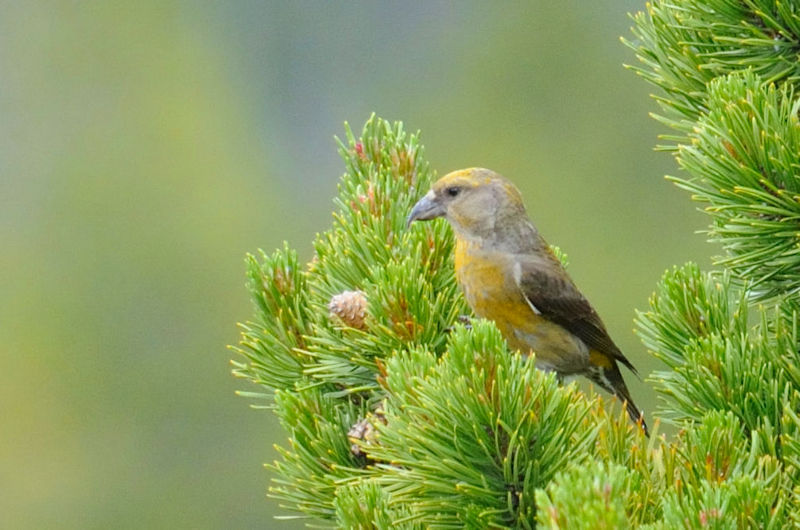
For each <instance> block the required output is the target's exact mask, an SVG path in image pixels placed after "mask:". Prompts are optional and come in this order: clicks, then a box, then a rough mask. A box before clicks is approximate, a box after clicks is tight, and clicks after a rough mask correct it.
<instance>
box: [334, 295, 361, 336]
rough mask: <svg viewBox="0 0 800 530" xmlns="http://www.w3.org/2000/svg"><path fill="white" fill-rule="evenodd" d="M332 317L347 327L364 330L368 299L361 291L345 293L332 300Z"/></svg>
mask: <svg viewBox="0 0 800 530" xmlns="http://www.w3.org/2000/svg"><path fill="white" fill-rule="evenodd" d="M328 310H329V311H330V312H331V316H336V317H338V318H339V320H341V321H342V323H344V324H345V325H347V326H350V327H351V328H356V329H364V319H365V317H366V316H367V297H366V296H364V293H362V292H361V291H344V292H342V293H339V294H337V295H334V296H333V297H332V298H331V301H330V303H329V304H328Z"/></svg>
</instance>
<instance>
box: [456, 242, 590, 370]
mask: <svg viewBox="0 0 800 530" xmlns="http://www.w3.org/2000/svg"><path fill="white" fill-rule="evenodd" d="M454 257H455V272H456V279H457V281H458V283H459V285H460V286H461V289H462V291H463V293H464V298H465V299H466V301H467V303H468V304H469V306H470V307H471V308H472V310H473V311H474V312H475V315H476V316H478V317H481V318H486V319H489V320H492V321H494V323H495V325H496V326H497V328H498V329H499V330H500V333H502V334H503V336H504V337H505V339H506V341H507V342H508V345H509V346H510V347H511V348H512V349H516V350H520V351H522V352H523V353H528V352H530V351H534V352H535V353H536V364H537V366H540V367H541V368H545V369H553V370H556V371H559V372H564V373H570V372H573V371H577V370H578V369H579V368H582V367H583V366H584V365H585V364H586V362H587V361H588V350H587V348H586V346H585V345H584V344H583V343H582V342H581V341H580V339H578V338H577V337H575V336H574V335H572V334H571V333H569V332H568V331H567V330H566V329H564V328H563V327H561V326H559V325H558V324H555V323H553V322H551V321H549V320H547V319H546V318H544V317H543V316H542V315H540V314H539V313H537V312H536V311H534V310H533V308H532V307H531V306H530V304H529V303H528V301H527V300H526V298H525V296H524V294H523V293H522V290H521V289H520V286H519V285H518V283H517V282H516V280H515V278H514V263H513V261H512V260H513V257H511V256H510V255H509V254H507V253H502V252H494V251H490V250H486V249H483V248H481V247H480V246H479V245H478V244H476V243H472V242H469V241H464V240H461V239H458V240H457V241H456V249H455V256H454Z"/></svg>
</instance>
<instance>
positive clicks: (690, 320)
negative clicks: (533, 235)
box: [234, 0, 800, 529]
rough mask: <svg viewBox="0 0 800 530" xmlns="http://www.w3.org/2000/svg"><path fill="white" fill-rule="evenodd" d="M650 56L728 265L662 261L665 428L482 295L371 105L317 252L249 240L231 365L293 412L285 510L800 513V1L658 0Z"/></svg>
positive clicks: (700, 521)
mask: <svg viewBox="0 0 800 530" xmlns="http://www.w3.org/2000/svg"><path fill="white" fill-rule="evenodd" d="M647 9H648V10H647V12H646V13H641V14H639V15H636V16H635V17H634V22H635V28H634V35H635V38H634V39H633V40H631V41H627V44H628V45H629V46H630V47H631V48H633V49H634V50H635V52H636V55H637V57H638V58H639V59H640V63H639V65H638V66H637V67H636V68H635V69H636V70H637V72H638V73H639V74H640V75H641V76H643V77H644V78H645V79H647V80H648V81H650V82H651V83H653V84H655V85H656V86H657V87H659V90H660V91H661V92H660V95H658V96H657V100H658V102H659V105H660V108H661V113H660V114H659V115H657V116H655V117H656V118H657V119H658V120H660V121H661V122H662V123H664V124H666V125H667V126H669V127H670V128H671V129H672V131H673V133H672V134H671V135H669V136H665V139H666V140H667V142H668V144H667V145H665V146H663V147H664V149H667V150H669V151H671V152H672V153H673V154H674V155H675V157H676V159H677V161H678V164H679V166H680V168H681V169H682V170H684V172H683V173H682V176H681V177H679V178H672V180H673V181H674V182H675V183H676V184H677V185H678V186H680V187H682V188H684V189H687V190H688V191H690V192H691V194H692V198H693V199H695V200H697V201H700V203H701V204H703V205H704V207H705V211H706V212H708V215H709V219H710V226H709V229H708V234H709V238H710V240H712V241H714V242H716V243H718V244H719V246H720V248H721V249H722V252H721V256H720V257H719V258H717V260H716V267H717V268H716V269H715V270H711V271H703V270H702V269H701V268H700V267H698V266H697V265H695V264H691V263H690V264H686V265H684V266H681V267H675V268H673V269H671V270H669V271H668V272H667V273H665V275H664V277H663V278H662V280H661V282H660V283H659V285H658V286H657V288H656V291H655V293H654V294H653V296H652V298H651V300H650V307H649V308H648V309H647V310H645V311H642V312H640V313H639V314H638V317H637V326H638V332H639V334H640V336H641V338H642V340H643V342H644V344H645V346H646V347H647V348H648V350H650V351H651V352H652V353H653V355H655V356H656V357H658V358H659V359H661V360H662V361H663V362H664V364H665V368H664V369H663V370H660V371H658V372H656V373H654V374H652V375H651V376H650V378H649V381H650V382H652V384H654V385H655V387H656V389H657V390H658V391H659V393H660V395H661V396H662V400H661V403H660V406H659V409H658V410H657V411H656V412H655V415H656V416H658V417H660V418H661V419H662V420H664V421H667V422H671V423H674V424H676V425H677V426H679V427H680V430H679V433H678V435H677V436H676V437H675V439H672V440H667V439H666V438H665V437H664V436H660V435H658V432H657V427H656V432H654V433H653V436H652V437H651V438H650V439H647V438H645V437H644V435H643V434H642V433H641V431H640V430H639V429H638V428H636V427H635V426H633V425H631V424H630V422H628V421H627V418H626V417H625V415H624V413H621V414H618V413H616V412H615V413H611V412H609V410H611V409H610V408H609V407H607V406H605V405H604V403H603V402H602V399H601V398H599V397H594V398H590V397H587V396H586V395H584V394H583V393H582V392H581V391H580V390H579V389H577V388H576V387H575V386H574V385H568V386H563V385H560V384H559V383H558V381H556V380H555V378H554V377H553V376H552V375H548V374H545V373H543V372H540V371H537V370H536V369H535V368H534V366H533V362H532V361H531V359H528V358H525V357H523V356H521V355H520V354H519V353H518V352H511V351H509V350H508V348H507V346H506V344H505V342H504V341H503V340H502V337H501V336H500V334H499V332H498V331H497V329H496V328H495V327H494V325H493V324H492V323H490V322H486V321H482V320H479V319H474V318H464V316H465V315H467V316H469V311H468V308H467V307H466V306H465V304H464V302H463V299H462V297H461V295H460V292H459V290H458V288H457V286H456V284H455V282H454V278H453V272H452V270H453V266H452V247H453V238H452V234H451V232H450V230H449V228H448V227H447V225H446V224H445V223H444V221H442V220H436V221H432V222H429V223H415V224H414V225H412V226H411V227H410V228H406V226H405V218H406V216H407V215H408V212H409V210H410V209H411V206H412V205H413V204H414V203H415V202H416V201H417V200H418V199H419V198H420V197H421V196H422V195H423V194H424V193H425V192H426V191H427V189H428V188H429V186H430V183H431V181H432V179H433V178H434V174H433V172H432V171H431V169H430V167H429V166H428V164H427V162H426V161H425V159H424V154H423V151H422V148H421V146H420V144H419V139H418V136H417V135H415V134H409V133H407V132H406V131H405V130H404V129H403V126H402V124H400V123H394V124H392V123H389V122H386V121H384V120H381V119H379V118H377V117H374V116H373V117H372V118H371V119H370V120H369V121H368V122H367V123H366V125H365V126H364V129H363V131H362V133H361V134H360V136H359V137H356V136H355V135H353V134H352V132H351V131H350V130H349V129H347V132H346V139H345V141H344V142H341V143H340V153H341V155H342V158H343V159H344V163H345V174H344V175H343V176H342V178H341V181H340V184H339V193H338V197H337V198H336V200H335V213H334V216H333V226H332V227H331V228H330V229H329V230H327V231H325V232H323V233H321V234H319V235H318V236H317V238H316V241H315V242H314V256H313V258H312V259H311V261H310V262H309V263H308V264H302V263H300V261H299V260H298V257H297V254H296V253H295V252H294V251H293V250H291V248H290V247H289V246H288V245H285V246H284V248H283V249H281V250H278V251H276V252H274V253H272V254H266V253H263V252H262V253H260V254H259V255H258V256H248V257H247V274H248V287H249V289H250V292H251V294H252V297H253V300H254V305H255V316H254V317H253V319H252V320H251V321H249V322H247V323H245V324H242V325H241V329H242V337H241V342H240V344H239V346H238V347H235V348H234V350H235V351H236V352H237V354H238V355H237V360H236V361H234V374H235V375H237V376H239V377H242V378H245V379H247V380H249V381H251V382H252V383H254V384H255V388H257V389H259V390H258V391H252V392H243V393H242V394H243V395H245V396H247V397H248V398H250V399H260V400H262V401H261V402H262V403H263V404H264V405H263V406H264V407H266V408H268V409H271V410H272V411H274V413H276V414H277V415H278V417H279V418H280V421H281V423H282V425H283V427H284V428H285V430H286V431H287V434H288V442H287V443H286V444H285V445H282V446H280V447H278V451H279V458H278V460H277V461H276V462H274V463H273V464H272V465H271V466H270V468H271V472H272V474H273V485H272V487H271V488H270V493H269V494H270V495H271V496H272V497H275V498H277V499H278V500H279V501H280V503H281V504H282V505H283V506H284V507H285V508H286V509H287V512H286V513H287V516H290V517H306V518H309V524H313V525H315V526H329V527H339V528H362V529H368V528H378V529H382V528H408V529H412V528H533V527H536V526H538V527H541V528H562V529H566V528H570V529H572V528H609V529H610V528H634V527H642V528H659V529H661V528H663V529H666V528H709V527H710V528H750V527H753V528H785V527H789V526H792V525H800V516H798V514H799V513H800V413H799V412H798V411H799V410H800V353H799V352H798V346H799V345H800V343H799V342H798V329H797V311H798V308H799V307H800V124H798V108H800V98H798V96H796V94H797V93H798V90H797V87H796V84H797V83H798V81H799V80H800V67H798V66H797V65H798V64H800V63H799V62H798V60H797V58H798V56H799V54H800V4H797V3H796V2H794V1H788V2H787V1H767V0H745V1H741V0H739V1H734V0H707V1H704V2H701V1H698V0H672V1H669V2H662V1H655V2H653V3H652V4H649V5H648V8H647Z"/></svg>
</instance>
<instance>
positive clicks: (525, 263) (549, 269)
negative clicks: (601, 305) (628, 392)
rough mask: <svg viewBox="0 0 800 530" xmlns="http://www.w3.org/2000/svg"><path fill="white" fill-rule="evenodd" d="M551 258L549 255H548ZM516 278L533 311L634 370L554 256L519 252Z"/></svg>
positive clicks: (592, 347)
mask: <svg viewBox="0 0 800 530" xmlns="http://www.w3.org/2000/svg"><path fill="white" fill-rule="evenodd" d="M550 258H552V259H550ZM514 272H515V273H518V274H515V279H516V280H517V285H518V286H519V288H520V289H521V290H522V294H523V295H524V296H525V298H526V300H527V301H528V304H530V306H531V309H533V311H534V312H536V313H538V314H540V315H541V316H542V317H544V318H546V319H547V320H549V321H551V322H554V323H556V324H558V325H559V326H561V327H563V328H565V329H566V330H568V331H569V332H570V333H572V334H573V335H575V336H576V337H578V338H579V339H581V340H582V341H583V342H584V344H586V346H587V347H588V348H589V349H590V350H596V351H598V352H600V353H602V354H605V355H607V356H609V357H612V358H614V359H616V360H618V361H620V362H621V363H622V364H624V365H625V366H627V367H628V368H629V369H630V370H631V371H632V372H633V373H637V372H636V369H635V368H634V367H633V365H632V364H631V362H630V361H628V359H627V358H625V355H623V354H622V352H621V351H620V349H619V348H618V347H617V345H616V344H614V341H613V340H611V337H609V335H608V331H606V327H605V325H603V321H602V320H600V316H599V315H598V314H597V312H596V311H595V310H594V308H593V307H592V306H591V304H589V301H588V300H586V298H585V297H584V296H583V295H582V294H581V293H580V291H578V288H577V287H575V284H574V283H572V280H570V278H569V276H568V275H567V272H566V271H565V270H564V269H563V267H562V266H561V264H560V263H559V262H558V260H557V259H556V258H555V257H552V256H549V255H548V256H546V258H545V259H544V260H542V259H540V258H539V257H538V256H536V257H533V256H524V255H523V256H518V259H517V261H516V263H515V271H514Z"/></svg>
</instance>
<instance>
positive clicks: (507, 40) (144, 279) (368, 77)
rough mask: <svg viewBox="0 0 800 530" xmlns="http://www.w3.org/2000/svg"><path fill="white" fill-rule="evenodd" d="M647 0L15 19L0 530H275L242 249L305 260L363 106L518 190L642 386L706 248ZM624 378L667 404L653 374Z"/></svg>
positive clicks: (3, 97) (258, 5)
mask: <svg viewBox="0 0 800 530" xmlns="http://www.w3.org/2000/svg"><path fill="white" fill-rule="evenodd" d="M642 7H643V2H639V1H607V2H578V1H570V2H545V1H537V2H529V3H525V4H523V3H515V4H510V3H503V4H502V5H501V4H494V3H491V4H488V3H487V4H484V3H458V4H457V3H450V2H425V3H417V4H415V5H414V4H410V3H409V4H407V3H393V4H389V3H372V2H356V3H347V4H346V5H345V4H344V3H323V2H291V3H290V2H285V3H284V2H274V3H262V2H254V1H250V2H248V1H241V2H230V3H196V2H181V1H159V2H81V3H78V2H62V3H51V2H43V3H37V2H15V3H10V2H4V3H2V4H0V116H2V125H1V126H0V201H1V202H0V220H2V222H1V223H0V234H1V235H2V242H3V250H2V253H0V260H1V261H0V262H1V263H2V274H1V275H0V295H2V305H0V338H2V341H0V344H2V350H0V361H1V365H0V403H2V415H1V416H0V417H2V425H1V426H0V432H1V434H2V435H1V436H0V491H1V492H2V494H0V527H3V528H53V527H59V528H128V527H130V528H141V527H165V526H168V525H169V526H176V527H181V528H189V527H191V528H223V527H224V528H256V527H261V528H282V527H290V526H292V525H290V524H289V523H285V522H280V521H278V522H276V521H274V520H272V518H271V517H272V515H273V514H274V513H276V511H277V505H276V503H275V502H274V501H272V500H267V499H265V495H264V494H265V490H266V487H267V485H268V479H269V474H268V473H267V472H265V471H264V470H263V469H262V467H261V463H262V462H266V461H270V460H272V459H273V458H274V457H275V452H274V450H273V449H272V444H273V443H275V442H283V441H285V439H286V436H285V435H284V434H283V433H282V432H281V431H280V430H279V429H278V428H277V427H276V425H275V422H274V420H273V418H272V417H271V415H270V414H269V413H267V412H263V411H253V410H251V409H249V408H248V401H247V400H246V399H242V398H238V397H236V396H234V391H235V390H236V389H239V388H243V387H244V383H243V382H241V381H237V380H235V379H234V378H232V377H231V376H230V373H229V371H230V367H229V365H228V359H229V357H230V355H231V354H230V352H228V351H227V350H226V348H225V345H226V344H231V343H235V342H236V341H237V335H238V333H237V330H236V327H235V322H236V321H237V320H245V319H247V318H248V317H249V316H250V314H251V306H250V302H249V300H248V298H247V294H246V291H245V288H244V281H245V278H244V266H243V256H244V253H245V252H247V251H252V250H255V249H256V248H258V247H261V248H264V249H266V250H272V249H273V248H274V247H276V246H278V245H280V244H281V242H282V241H283V240H284V239H286V240H288V241H290V242H291V243H292V245H294V246H295V247H296V248H298V249H299V251H300V252H301V255H302V256H303V257H304V258H310V253H311V240H312V239H313V237H314V234H315V232H317V231H321V230H324V229H326V228H327V227H328V225H329V223H330V220H331V216H330V215H331V214H330V212H331V199H332V197H333V195H334V194H335V191H336V182H337V179H338V177H339V175H340V174H341V172H342V171H343V166H342V164H341V163H340V161H339V159H338V155H337V153H336V147H335V144H334V142H333V140H332V137H333V135H334V134H338V135H341V134H342V122H343V121H344V120H347V121H349V122H350V123H351V124H352V126H353V128H354V129H355V130H356V131H360V128H361V125H362V124H363V122H364V120H366V119H367V117H368V116H369V114H370V112H372V111H376V112H377V113H378V114H379V115H381V116H383V117H385V118H388V119H400V120H403V121H404V122H405V123H406V126H407V128H409V129H414V130H416V129H421V130H422V132H423V137H422V138H423V142H424V143H425V145H426V147H427V151H426V152H427V155H428V158H429V160H430V161H431V162H432V164H433V167H434V168H436V169H437V170H438V171H439V173H440V174H443V173H444V172H447V171H449V170H452V169H456V168H461V167H466V166H473V165H480V166H486V167H490V168H493V169H495V170H497V171H500V172H501V173H503V174H505V175H506V176H508V177H510V178H512V179H513V180H515V181H516V182H517V183H518V184H519V185H520V187H521V189H522V191H523V194H524V196H525V198H526V201H527V204H528V209H529V211H530V213H531V215H532V217H533V218H534V220H535V221H536V222H537V224H538V225H539V228H540V230H541V231H542V232H543V234H544V235H545V236H546V237H547V238H548V239H549V240H550V242H552V243H555V244H558V245H559V246H561V247H562V248H563V249H564V250H565V251H566V252H567V253H568V254H569V256H570V262H571V265H570V270H571V272H572V274H573V276H574V277H575V279H576V281H577V282H578V284H579V285H580V286H581V287H582V289H583V290H584V291H585V293H586V294H587V296H588V297H589V298H590V299H591V300H592V301H593V303H594V304H595V306H596V307H597V309H598V311H599V312H600V313H601V314H602V315H603V316H604V319H605V320H606V323H607V324H608V327H609V328H610V329H611V332H612V335H613V336H614V337H616V339H617V341H618V342H619V343H620V345H621V346H622V347H623V349H624V350H625V351H626V352H627V354H628V356H629V357H630V358H631V359H632V360H633V362H634V363H635V364H637V365H638V366H639V367H640V371H641V372H642V373H643V374H647V373H649V372H650V370H652V369H653V368H654V367H655V366H656V364H655V362H654V361H653V360H652V359H649V358H648V356H647V354H646V352H645V351H644V349H643V348H642V346H641V344H640V343H639V341H638V340H637V339H636V337H635V336H634V335H633V334H632V332H631V329H632V319H633V317H634V310H635V309H636V308H644V307H645V306H646V303H647V297H648V296H649V294H650V293H651V291H652V290H653V288H654V285H655V282H656V281H657V279H658V278H659V277H660V275H661V273H662V272H663V271H664V270H665V268H667V267H669V266H671V265H672V264H675V263H682V262H684V261H686V260H687V259H696V260H700V261H701V263H707V258H706V256H707V255H708V254H709V253H710V252H711V251H712V249H711V248H710V247H708V246H707V245H706V244H705V243H704V242H703V238H702V236H698V235H695V234H694V233H693V232H694V231H695V230H697V229H699V228H702V227H703V226H704V225H705V220H704V219H703V218H702V216H701V215H700V214H698V213H697V212H695V210H694V208H695V206H694V205H693V204H691V202H690V201H689V199H688V196H687V195H686V194H684V193H683V192H680V191H678V190H677V189H674V188H673V187H672V186H671V185H669V184H668V183H666V182H665V181H664V180H663V179H662V178H661V177H662V175H663V174H665V173H670V172H674V171H675V166H674V164H673V162H672V160H671V158H670V157H669V156H668V155H666V154H659V153H655V152H653V150H652V148H653V146H654V145H655V143H656V135H657V133H658V132H663V131H661V130H660V128H659V126H658V125H657V124H656V123H655V122H654V121H652V120H651V119H649V118H648V117H647V112H648V111H649V110H653V109H654V107H655V105H654V103H653V102H652V101H651V100H650V99H649V98H648V97H647V95H648V93H649V92H650V87H648V86H646V85H645V83H644V82H643V81H641V80H639V79H637V78H636V76H635V75H634V74H633V73H631V72H629V71H626V70H624V69H623V67H622V63H623V62H629V63H630V62H633V60H634V59H633V57H632V54H631V52H629V50H627V49H626V48H625V47H624V46H623V45H622V44H620V42H619V36H620V35H628V34H629V32H628V28H629V26H630V24H631V23H630V21H629V19H628V17H627V16H626V13H628V12H630V11H635V10H638V9H640V8H642ZM628 379H629V381H631V385H632V391H633V395H634V396H635V397H636V398H637V401H638V402H639V404H640V406H643V407H644V408H645V409H646V410H648V411H649V410H652V408H653V406H654V403H655V396H654V394H653V393H652V391H651V390H649V388H648V385H647V384H646V383H640V382H635V381H632V378H631V377H629V378H628Z"/></svg>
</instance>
